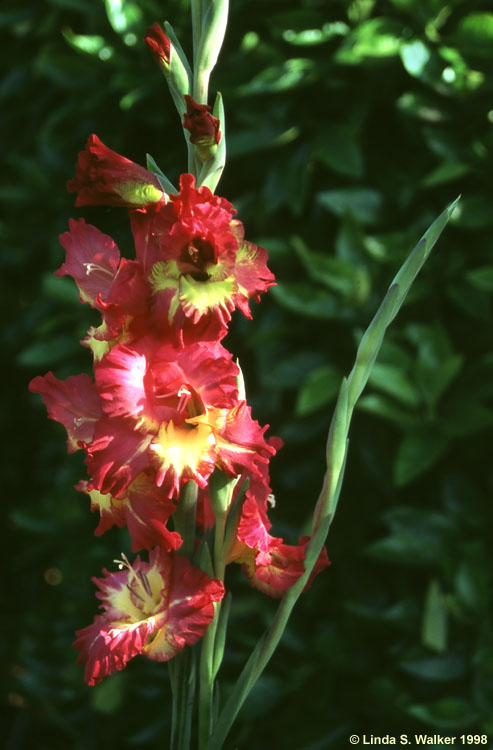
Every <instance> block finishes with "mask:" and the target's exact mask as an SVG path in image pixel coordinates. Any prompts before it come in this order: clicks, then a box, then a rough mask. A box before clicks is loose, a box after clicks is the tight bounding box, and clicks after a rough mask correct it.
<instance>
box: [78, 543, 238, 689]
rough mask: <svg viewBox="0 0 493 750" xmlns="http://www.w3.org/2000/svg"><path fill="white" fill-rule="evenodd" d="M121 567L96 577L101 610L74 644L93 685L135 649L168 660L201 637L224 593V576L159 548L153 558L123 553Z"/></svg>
mask: <svg viewBox="0 0 493 750" xmlns="http://www.w3.org/2000/svg"><path fill="white" fill-rule="evenodd" d="M121 568H122V569H121V570H119V571H117V572H114V573H110V572H108V571H107V570H103V577H102V578H94V579H93V581H94V583H95V584H96V585H97V587H98V589H99V591H98V593H97V597H98V599H99V600H100V602H101V609H102V610H103V613H102V614H99V615H96V617H95V618H94V622H93V624H92V625H89V626H88V627H86V628H83V629H82V630H79V631H77V633H76V635H77V639H76V641H75V643H74V647H75V648H76V649H77V650H78V651H80V654H79V658H78V663H79V664H84V665H85V667H86V670H85V678H86V680H87V682H88V684H89V685H95V684H96V683H97V682H99V681H100V680H101V679H102V678H103V677H105V676H106V675H109V674H112V673H113V672H116V671H118V670H120V669H123V668H124V667H125V666H126V664H127V663H128V661H130V659H132V658H133V657H134V656H136V655H137V654H141V653H142V654H145V655H146V656H147V657H148V658H150V659H153V660H156V661H168V660H169V659H171V658H172V657H173V656H175V655H176V654H177V653H178V651H180V650H181V649H182V648H183V647H184V646H185V645H187V644H189V645H193V644H194V643H196V642H197V640H198V639H199V638H200V637H202V636H203V635H204V633H205V631H206V629H207V627H208V626H209V624H210V623H211V621H212V619H213V617H214V602H218V601H220V600H221V599H222V598H223V596H224V586H223V584H222V583H221V581H218V580H215V579H210V578H209V577H208V576H207V575H206V574H205V573H203V572H202V571H201V570H199V569H198V568H195V567H194V566H193V565H192V564H191V563H190V562H189V560H187V559H186V558H184V557H181V556H180V555H177V554H176V553H168V552H165V551H164V550H163V549H162V548H155V549H153V550H152V551H151V552H150V554H149V562H148V563H146V562H144V561H142V560H141V559H140V558H139V556H137V557H136V559H135V561H134V563H133V565H131V564H130V563H129V562H128V560H127V559H126V558H125V557H124V560H123V561H122V565H121Z"/></svg>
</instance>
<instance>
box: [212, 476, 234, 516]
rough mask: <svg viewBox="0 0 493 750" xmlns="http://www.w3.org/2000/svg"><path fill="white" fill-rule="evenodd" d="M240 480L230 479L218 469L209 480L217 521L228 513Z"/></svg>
mask: <svg viewBox="0 0 493 750" xmlns="http://www.w3.org/2000/svg"><path fill="white" fill-rule="evenodd" d="M238 479H239V477H233V478H231V477H228V476H226V474H224V473H223V472H222V471H218V470H217V469H216V471H214V473H213V474H212V476H211V478H210V479H209V498H210V501H211V506H212V510H213V511H214V515H215V517H216V519H218V518H220V517H222V516H224V515H225V514H226V513H227V512H228V509H229V507H230V505H231V498H232V497H233V492H234V488H235V487H236V485H237V484H238Z"/></svg>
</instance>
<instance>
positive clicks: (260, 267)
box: [234, 242, 275, 318]
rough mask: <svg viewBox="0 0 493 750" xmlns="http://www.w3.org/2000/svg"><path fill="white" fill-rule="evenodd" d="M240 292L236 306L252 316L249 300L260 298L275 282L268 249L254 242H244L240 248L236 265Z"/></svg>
mask: <svg viewBox="0 0 493 750" xmlns="http://www.w3.org/2000/svg"><path fill="white" fill-rule="evenodd" d="M234 276H235V279H236V283H237V287H238V292H237V294H236V295H235V296H234V301H235V305H236V307H239V308H240V310H241V311H242V313H243V314H244V315H245V316H246V317H247V318H251V317H252V316H251V313H250V309H249V306H248V301H249V300H250V299H254V300H255V301H256V302H258V301H259V300H260V295H261V294H262V293H263V292H266V291H267V289H269V287H271V286H273V285H274V284H275V280H274V274H273V273H272V272H271V271H269V269H268V268H267V250H265V248H263V247H257V245H254V244H253V243H252V242H242V243H240V247H239V248H238V253H237V256H236V263H235V267H234Z"/></svg>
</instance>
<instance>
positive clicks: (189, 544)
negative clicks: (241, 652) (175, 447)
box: [168, 481, 198, 750]
mask: <svg viewBox="0 0 493 750" xmlns="http://www.w3.org/2000/svg"><path fill="white" fill-rule="evenodd" d="M197 492H198V487H197V485H196V483H195V482H193V481H190V482H188V483H187V484H186V485H185V486H184V487H183V489H182V491H181V493H180V498H179V501H178V508H177V510H176V513H175V516H174V519H175V530H176V531H178V533H179V534H180V535H181V537H182V539H183V544H182V546H181V547H180V554H181V555H184V556H185V557H188V559H189V560H191V559H192V556H193V552H194V544H195V515H196V506H197ZM168 667H169V675H170V681H171V690H172V695H173V708H172V723H171V743H170V750H190V740H191V733H192V715H193V704H194V697H195V654H194V652H193V651H192V649H191V648H189V647H188V646H185V648H184V650H183V651H182V653H181V654H179V655H178V656H176V657H175V658H174V659H173V662H172V663H170V664H169V665H168Z"/></svg>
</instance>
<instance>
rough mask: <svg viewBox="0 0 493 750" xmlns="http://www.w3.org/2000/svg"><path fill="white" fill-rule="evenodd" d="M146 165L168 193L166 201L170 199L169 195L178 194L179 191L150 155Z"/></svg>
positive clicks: (147, 157)
mask: <svg viewBox="0 0 493 750" xmlns="http://www.w3.org/2000/svg"><path fill="white" fill-rule="evenodd" d="M146 164H147V169H148V170H149V172H152V174H155V175H156V177H157V178H158V180H159V183H160V185H161V187H162V188H163V190H164V192H165V193H166V199H167V198H168V195H169V194H170V193H173V194H176V193H178V190H177V189H176V188H175V186H174V185H173V183H172V182H170V181H169V180H168V178H167V177H166V175H165V174H164V172H163V171H162V169H160V168H159V167H158V165H157V164H156V161H155V160H154V158H153V157H152V156H151V155H150V154H146Z"/></svg>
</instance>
